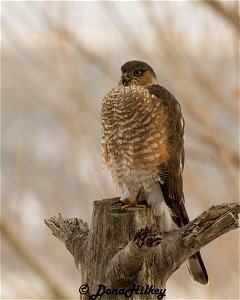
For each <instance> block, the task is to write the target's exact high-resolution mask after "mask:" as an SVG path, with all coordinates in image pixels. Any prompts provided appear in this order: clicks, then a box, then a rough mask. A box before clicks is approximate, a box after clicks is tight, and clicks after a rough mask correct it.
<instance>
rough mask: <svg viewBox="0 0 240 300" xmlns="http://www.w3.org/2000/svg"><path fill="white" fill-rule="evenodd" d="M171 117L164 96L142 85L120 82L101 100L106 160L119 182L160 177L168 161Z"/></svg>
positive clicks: (143, 181)
mask: <svg viewBox="0 0 240 300" xmlns="http://www.w3.org/2000/svg"><path fill="white" fill-rule="evenodd" d="M167 140H168V119H167V115H166V114H165V111H164V107H163V106H162V105H161V100H160V99H159V98H157V97H155V96H154V95H152V94H150V92H149V91H148V89H146V88H144V87H140V86H127V87H124V86H122V85H121V86H117V87H116V88H114V89H112V90H111V91H110V92H109V93H108V94H107V95H106V96H105V97H104V99H103V103H102V153H103V162H104V164H105V165H106V166H107V167H108V168H109V169H110V170H111V172H112V175H113V177H114V179H115V180H116V181H117V182H118V183H119V184H120V185H124V184H125V185H127V186H129V185H132V186H134V187H135V188H136V189H137V188H139V187H140V186H142V185H145V186H148V185H149V184H151V183H152V182H153V181H154V180H158V179H159V166H160V165H161V166H164V165H166V164H167V162H168V160H169V157H170V154H169V153H170V151H169V149H168V143H167Z"/></svg>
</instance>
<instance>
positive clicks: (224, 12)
mask: <svg viewBox="0 0 240 300" xmlns="http://www.w3.org/2000/svg"><path fill="white" fill-rule="evenodd" d="M226 2H228V1H225V3H226ZM229 2H230V1H229ZM232 2H233V4H236V7H233V8H230V7H227V5H226V4H228V3H226V4H225V5H224V4H222V3H221V2H220V1H218V0H214V1H213V0H204V3H206V4H207V5H208V6H209V7H211V8H212V9H213V10H214V11H215V12H217V13H218V14H219V15H220V16H222V17H223V18H224V19H225V20H226V21H227V22H229V23H230V24H231V25H232V26H233V27H234V29H235V30H236V31H237V32H239V24H240V18H239V2H238V1H232ZM230 4H232V3H230Z"/></svg>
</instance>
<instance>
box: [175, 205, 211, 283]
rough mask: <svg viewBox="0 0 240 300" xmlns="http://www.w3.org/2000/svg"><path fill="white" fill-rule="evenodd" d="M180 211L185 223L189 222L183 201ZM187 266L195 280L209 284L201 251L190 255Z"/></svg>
mask: <svg viewBox="0 0 240 300" xmlns="http://www.w3.org/2000/svg"><path fill="white" fill-rule="evenodd" d="M180 213H181V218H182V222H183V225H186V224H187V223H189V222H190V220H189V218H188V214H187V211H186V208H185V205H184V203H183V202H181V204H180ZM187 267H188V271H189V273H190V275H191V277H192V279H193V281H196V282H198V283H200V284H203V285H207V284H208V274H207V271H206V268H205V266H204V263H203V260H202V256H201V254H200V252H199V251H198V252H196V253H195V254H194V255H192V256H191V257H189V259H188V260H187Z"/></svg>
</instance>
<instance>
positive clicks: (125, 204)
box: [120, 189, 146, 209]
mask: <svg viewBox="0 0 240 300" xmlns="http://www.w3.org/2000/svg"><path fill="white" fill-rule="evenodd" d="M141 192H142V190H141V189H140V190H139V192H138V193H137V196H136V197H135V198H133V200H130V201H125V202H122V201H120V202H121V208H122V209H123V208H128V207H139V208H145V207H146V205H145V204H140V203H139V202H140V201H139V198H140V195H141Z"/></svg>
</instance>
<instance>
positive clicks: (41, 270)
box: [0, 218, 69, 299]
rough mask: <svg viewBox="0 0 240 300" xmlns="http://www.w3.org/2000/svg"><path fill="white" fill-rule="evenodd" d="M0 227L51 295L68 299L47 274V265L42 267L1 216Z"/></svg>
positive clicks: (60, 287)
mask: <svg viewBox="0 0 240 300" xmlns="http://www.w3.org/2000/svg"><path fill="white" fill-rule="evenodd" d="M0 228H1V232H2V233H3V234H4V237H5V238H6V239H7V241H8V242H9V243H10V244H11V246H12V247H13V248H14V249H15V250H16V252H17V253H19V255H21V259H23V260H24V261H25V263H26V264H28V265H29V266H30V267H31V268H32V269H33V270H34V272H36V273H37V274H38V275H39V276H40V277H41V278H42V279H43V280H44V282H45V283H46V285H47V286H48V287H49V289H50V290H51V291H52V294H53V296H54V297H56V299H69V296H68V295H67V293H66V291H65V290H64V289H63V287H62V286H60V285H59V283H58V282H56V281H55V280H54V276H51V275H49V273H48V271H47V267H46V266H45V267H43V266H42V265H41V264H40V263H39V261H38V259H36V258H35V257H34V255H33V254H32V253H31V252H30V251H29V249H28V248H27V247H26V246H25V244H24V243H23V242H22V241H21V240H20V239H19V237H18V236H17V235H16V234H15V233H13V230H12V229H11V228H10V226H9V224H8V222H7V221H6V220H4V219H3V218H2V219H1V223H0Z"/></svg>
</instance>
